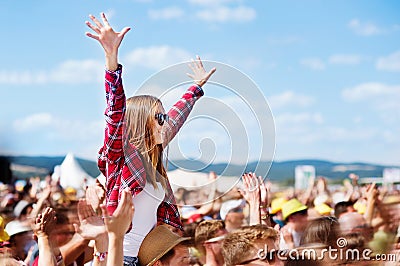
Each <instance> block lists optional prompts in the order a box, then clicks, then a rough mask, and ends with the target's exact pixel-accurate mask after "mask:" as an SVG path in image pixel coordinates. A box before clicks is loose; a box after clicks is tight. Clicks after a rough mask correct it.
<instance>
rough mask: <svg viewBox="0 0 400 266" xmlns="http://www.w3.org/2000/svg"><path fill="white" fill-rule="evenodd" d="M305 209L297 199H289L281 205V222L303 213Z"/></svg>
mask: <svg viewBox="0 0 400 266" xmlns="http://www.w3.org/2000/svg"><path fill="white" fill-rule="evenodd" d="M306 209H307V206H306V205H303V204H302V203H301V202H300V201H299V200H298V199H291V200H289V201H288V202H286V203H285V204H283V205H282V216H283V220H286V218H288V217H289V215H291V214H293V213H296V212H300V211H304V210H306Z"/></svg>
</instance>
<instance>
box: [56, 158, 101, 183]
mask: <svg viewBox="0 0 400 266" xmlns="http://www.w3.org/2000/svg"><path fill="white" fill-rule="evenodd" d="M58 178H60V185H61V186H62V187H63V188H67V187H72V188H74V189H76V190H83V189H84V187H85V186H86V185H90V184H93V183H94V182H95V178H93V177H92V176H90V175H89V174H88V173H86V171H85V170H83V169H82V167H81V166H80V164H79V163H78V161H77V160H76V158H75V156H74V155H73V154H72V153H68V154H67V156H65V159H64V161H63V162H62V163H61V165H57V166H55V167H54V173H53V175H52V179H53V180H54V179H58Z"/></svg>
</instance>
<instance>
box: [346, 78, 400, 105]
mask: <svg viewBox="0 0 400 266" xmlns="http://www.w3.org/2000/svg"><path fill="white" fill-rule="evenodd" d="M342 96H343V98H344V99H345V100H347V101H361V100H368V99H377V98H380V97H387V98H392V97H395V99H400V85H386V84H383V83H378V82H369V83H362V84H360V85H357V86H355V87H352V88H347V89H344V90H343V91H342Z"/></svg>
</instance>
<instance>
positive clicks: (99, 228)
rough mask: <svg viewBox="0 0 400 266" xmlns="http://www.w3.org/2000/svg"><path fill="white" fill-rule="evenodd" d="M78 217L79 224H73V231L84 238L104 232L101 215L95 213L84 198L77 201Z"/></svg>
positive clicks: (93, 237)
mask: <svg viewBox="0 0 400 266" xmlns="http://www.w3.org/2000/svg"><path fill="white" fill-rule="evenodd" d="M78 218H79V222H80V225H79V226H78V225H77V224H74V227H75V232H77V233H78V234H79V235H81V236H82V237H83V238H84V239H87V240H92V239H96V238H98V237H100V236H101V235H102V234H105V233H106V228H105V226H104V223H103V220H102V219H101V216H97V215H96V213H95V212H94V210H93V208H92V206H90V205H89V204H88V203H87V202H86V200H85V199H80V200H79V202H78Z"/></svg>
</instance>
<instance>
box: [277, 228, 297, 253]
mask: <svg viewBox="0 0 400 266" xmlns="http://www.w3.org/2000/svg"><path fill="white" fill-rule="evenodd" d="M289 230H290V232H291V233H292V237H293V245H294V247H295V248H297V247H299V246H300V240H301V237H302V236H303V233H298V232H296V231H294V230H293V229H289ZM279 249H289V246H288V244H286V241H285V239H284V238H283V234H281V236H280V241H279Z"/></svg>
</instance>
